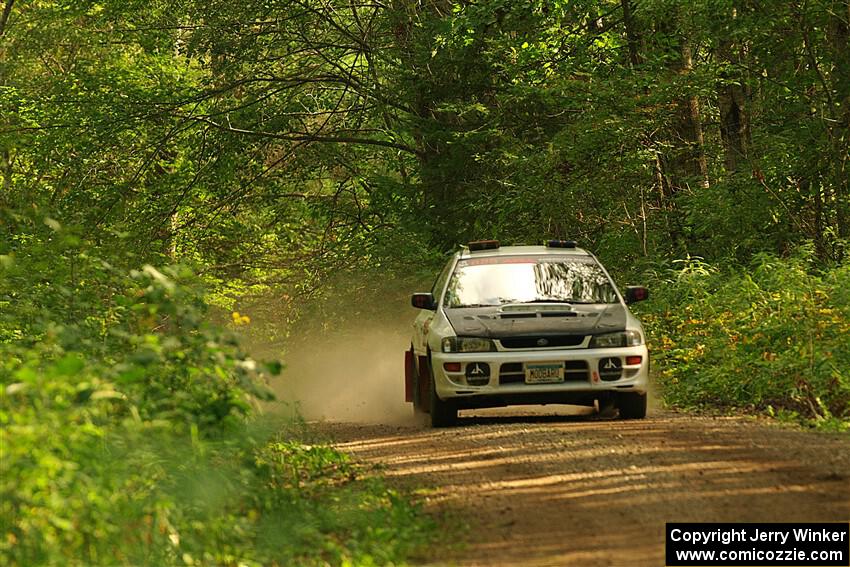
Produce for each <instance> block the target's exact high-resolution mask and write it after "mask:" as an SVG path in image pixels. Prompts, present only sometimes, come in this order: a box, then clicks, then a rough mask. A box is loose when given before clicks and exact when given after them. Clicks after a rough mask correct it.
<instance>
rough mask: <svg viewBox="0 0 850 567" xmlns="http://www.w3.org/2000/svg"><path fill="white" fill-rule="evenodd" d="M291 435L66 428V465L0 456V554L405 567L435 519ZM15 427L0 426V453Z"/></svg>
mask: <svg viewBox="0 0 850 567" xmlns="http://www.w3.org/2000/svg"><path fill="white" fill-rule="evenodd" d="M299 429H301V430H303V428H299ZM291 430H292V427H291V426H290V424H288V423H287V424H281V423H280V421H279V420H271V419H265V420H262V419H260V420H254V421H252V422H249V423H247V424H245V425H244V426H243V427H241V428H234V429H231V430H230V431H229V432H227V433H226V434H224V435H221V436H219V437H218V438H213V439H201V438H199V437H197V436H194V435H192V434H191V433H189V434H187V435H184V436H181V435H176V434H174V433H173V432H170V431H166V430H162V429H159V428H156V427H155V426H148V425H142V426H138V427H137V426H132V427H130V428H122V429H121V430H117V429H115V430H113V431H110V432H109V433H108V434H106V435H105V436H104V437H102V438H100V439H98V440H97V442H96V443H94V444H92V443H90V442H88V441H85V442H79V439H73V438H71V437H68V436H64V437H63V436H62V434H61V432H60V433H59V435H58V436H57V438H56V442H57V446H58V445H62V446H64V449H65V452H64V454H63V455H62V460H61V462H59V460H58V459H48V458H46V457H47V456H46V455H45V454H40V455H39V456H40V457H42V458H41V459H39V461H38V462H35V463H32V464H31V466H30V467H28V468H25V469H22V468H16V467H11V466H8V465H14V464H17V463H18V462H19V461H18V460H16V459H5V458H4V459H2V460H0V476H2V478H3V481H2V492H3V495H4V504H3V505H2V507H0V510H2V517H1V518H0V537H2V539H0V563H2V564H4V565H17V566H31V565H60V564H62V565H134V566H136V565H139V566H141V565H157V566H160V565H245V566H259V565H264V566H267V565H280V566H283V565H364V566H370V565H403V564H405V563H406V562H407V561H409V560H410V559H411V558H415V557H416V556H417V554H420V553H421V552H422V551H423V550H424V549H425V548H426V546H427V545H428V543H429V542H430V541H431V540H432V539H433V537H434V533H435V526H434V523H433V521H432V520H431V519H430V518H429V517H428V516H426V515H425V514H424V513H423V511H422V509H421V506H420V505H419V504H415V503H413V502H412V500H413V497H412V495H411V494H409V493H406V492H402V491H399V490H397V489H394V488H390V487H389V486H388V485H387V484H386V483H385V482H384V480H383V478H382V477H381V476H380V474H379V473H377V472H376V471H373V470H369V469H366V468H365V467H362V466H360V465H358V464H355V463H353V462H352V461H351V460H350V458H349V457H348V456H347V455H346V454H344V453H341V452H339V451H337V450H335V449H333V448H332V447H330V446H328V445H321V444H320V445H313V444H307V443H303V442H301V441H298V440H295V439H293V438H292V437H291V436H290V432H291ZM19 434H23V435H24V436H25V435H26V433H25V431H24V430H23V429H22V428H20V427H11V428H4V432H3V440H2V441H3V447H4V453H5V454H8V451H9V449H10V445H11V449H12V450H14V449H15V446H17V445H18V444H19V441H17V440H15V439H14V437H15V436H17V435H19ZM24 440H25V441H31V439H24ZM54 449H55V448H54ZM51 467H52V468H51ZM57 467H58V468H57Z"/></svg>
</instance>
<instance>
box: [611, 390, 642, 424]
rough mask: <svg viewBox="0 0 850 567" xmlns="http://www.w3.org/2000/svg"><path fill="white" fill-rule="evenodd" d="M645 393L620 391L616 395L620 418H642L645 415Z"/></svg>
mask: <svg viewBox="0 0 850 567" xmlns="http://www.w3.org/2000/svg"><path fill="white" fill-rule="evenodd" d="M646 398H647V396H646V394H641V393H638V392H622V393H620V394H619V395H618V396H617V409H618V410H620V419H643V418H644V417H646Z"/></svg>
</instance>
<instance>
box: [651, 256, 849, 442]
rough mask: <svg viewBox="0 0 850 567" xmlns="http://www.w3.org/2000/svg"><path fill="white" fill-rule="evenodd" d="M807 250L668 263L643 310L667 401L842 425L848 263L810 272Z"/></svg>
mask: <svg viewBox="0 0 850 567" xmlns="http://www.w3.org/2000/svg"><path fill="white" fill-rule="evenodd" d="M811 257H812V251H811V249H810V248H803V249H801V251H798V253H797V254H796V255H794V256H793V257H790V258H785V259H779V258H776V257H774V256H770V255H760V256H758V257H757V258H756V259H755V260H754V261H753V263H752V265H751V266H750V267H749V268H748V269H738V270H735V271H732V272H730V271H721V270H718V269H716V268H713V267H711V266H709V265H707V264H705V263H703V262H702V261H700V260H699V259H695V258H691V259H689V260H688V261H686V262H683V263H682V264H681V265H680V266H678V267H677V268H676V269H675V270H671V271H670V274H669V277H668V278H667V280H666V282H664V283H663V284H661V285H659V293H657V294H656V295H655V297H654V299H653V300H652V302H651V303H650V305H648V306H647V309H649V311H650V312H649V313H648V314H646V315H644V321H645V322H646V323H647V328H648V330H649V333H650V336H651V348H652V351H653V354H654V360H655V362H656V363H657V364H658V366H659V367H660V369H659V371H658V373H657V376H658V379H659V383H660V386H661V389H662V393H663V395H664V398H665V400H666V401H667V403H669V404H671V405H673V406H677V407H685V408H694V407H696V408H703V409H721V410H727V409H738V410H745V411H756V412H760V413H766V414H769V415H782V416H785V417H792V416H793V417H794V418H795V419H797V420H799V421H802V422H805V423H809V424H813V425H816V426H819V427H824V428H838V429H844V430H847V429H850V373H848V370H847V369H848V368H850V342H848V341H847V337H848V335H850V295H848V292H847V290H848V284H850V263H846V262H845V263H844V264H842V265H839V266H836V267H833V268H829V269H826V270H824V271H822V272H815V271H813V267H812V263H811V262H812V259H811Z"/></svg>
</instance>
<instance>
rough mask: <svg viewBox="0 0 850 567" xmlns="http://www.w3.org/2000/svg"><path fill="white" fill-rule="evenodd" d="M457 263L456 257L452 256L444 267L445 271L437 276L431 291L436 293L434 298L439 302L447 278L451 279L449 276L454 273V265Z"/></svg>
mask: <svg viewBox="0 0 850 567" xmlns="http://www.w3.org/2000/svg"><path fill="white" fill-rule="evenodd" d="M454 263H455V259H454V258H452V259H451V260H449V261H448V263H447V264H446V265H445V267H444V268H443V271H442V272H440V275H439V276H437V279H436V281H435V282H434V285H433V286H432V287H431V293H432V294H433V295H434V299H435V300H436V301H437V302H439V301H440V294H441V293H442V292H443V288H444V287H446V280H448V279H449V276H450V275H451V273H452V266H453V265H454Z"/></svg>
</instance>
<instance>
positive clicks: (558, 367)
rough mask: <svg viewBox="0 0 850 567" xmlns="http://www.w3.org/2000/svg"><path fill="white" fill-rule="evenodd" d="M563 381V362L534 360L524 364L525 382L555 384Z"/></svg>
mask: <svg viewBox="0 0 850 567" xmlns="http://www.w3.org/2000/svg"><path fill="white" fill-rule="evenodd" d="M563 381H564V363H563V362H535V363H528V364H526V365H525V383H526V384H556V383H558V382H563Z"/></svg>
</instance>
